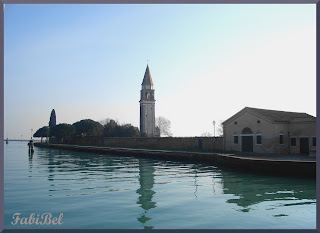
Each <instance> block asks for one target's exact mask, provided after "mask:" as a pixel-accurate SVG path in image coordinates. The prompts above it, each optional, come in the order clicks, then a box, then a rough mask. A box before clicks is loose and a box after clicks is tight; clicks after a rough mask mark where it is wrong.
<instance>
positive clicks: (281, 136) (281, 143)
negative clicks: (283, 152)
mask: <svg viewBox="0 0 320 233" xmlns="http://www.w3.org/2000/svg"><path fill="white" fill-rule="evenodd" d="M280 145H283V134H280Z"/></svg>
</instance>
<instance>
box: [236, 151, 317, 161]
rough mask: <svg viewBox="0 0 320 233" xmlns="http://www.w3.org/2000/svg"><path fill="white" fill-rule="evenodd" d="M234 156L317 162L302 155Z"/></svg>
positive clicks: (314, 157)
mask: <svg viewBox="0 0 320 233" xmlns="http://www.w3.org/2000/svg"><path fill="white" fill-rule="evenodd" d="M232 156H238V157H242V158H248V159H263V160H285V161H312V162H315V161H316V156H313V157H311V156H309V155H301V154H256V153H255V154H254V153H252V154H251V153H250V154H234V155H232Z"/></svg>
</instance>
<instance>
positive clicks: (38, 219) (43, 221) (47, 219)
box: [11, 213, 63, 225]
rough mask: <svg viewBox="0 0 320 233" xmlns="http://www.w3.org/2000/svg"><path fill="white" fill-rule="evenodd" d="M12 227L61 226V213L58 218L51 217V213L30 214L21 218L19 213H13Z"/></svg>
mask: <svg viewBox="0 0 320 233" xmlns="http://www.w3.org/2000/svg"><path fill="white" fill-rule="evenodd" d="M12 218H13V221H12V222H11V224H12V225H17V224H18V225H19V224H20V225H33V224H35V225H51V224H52V225H61V224H63V222H62V218H63V213H60V215H59V216H57V217H53V215H52V214H51V213H43V214H35V213H32V214H30V216H27V217H21V213H15V214H14V215H13V216H12Z"/></svg>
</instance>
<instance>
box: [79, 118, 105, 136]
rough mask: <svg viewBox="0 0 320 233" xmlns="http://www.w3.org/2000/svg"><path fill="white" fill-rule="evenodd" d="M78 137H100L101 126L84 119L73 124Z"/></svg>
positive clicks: (101, 132) (101, 133)
mask: <svg viewBox="0 0 320 233" xmlns="http://www.w3.org/2000/svg"><path fill="white" fill-rule="evenodd" d="M73 126H74V127H75V129H76V135H78V136H102V135H103V126H102V125H101V124H100V123H99V122H96V121H93V120H91V119H85V120H81V121H78V122H76V123H74V124H73Z"/></svg>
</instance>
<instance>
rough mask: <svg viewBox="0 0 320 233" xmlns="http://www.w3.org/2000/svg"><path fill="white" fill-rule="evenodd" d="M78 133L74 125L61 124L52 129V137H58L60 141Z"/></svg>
mask: <svg viewBox="0 0 320 233" xmlns="http://www.w3.org/2000/svg"><path fill="white" fill-rule="evenodd" d="M75 132H76V129H75V127H74V126H73V125H70V124H64V123H63V124H59V125H56V126H53V127H51V128H50V136H51V137H52V136H53V137H56V138H59V139H62V141H63V138H66V137H70V136H73V135H74V134H75Z"/></svg>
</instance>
